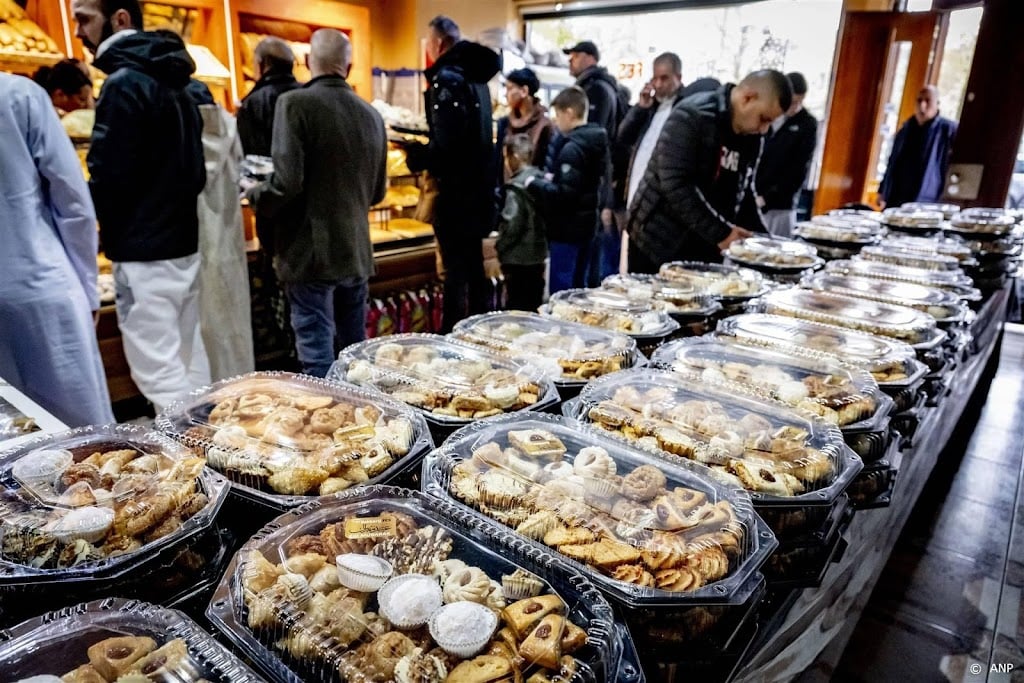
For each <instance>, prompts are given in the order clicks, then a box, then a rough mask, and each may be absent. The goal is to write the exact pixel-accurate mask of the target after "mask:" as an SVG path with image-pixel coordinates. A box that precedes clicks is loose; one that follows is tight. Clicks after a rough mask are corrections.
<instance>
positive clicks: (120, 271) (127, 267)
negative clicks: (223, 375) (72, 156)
mask: <svg viewBox="0 0 1024 683" xmlns="http://www.w3.org/2000/svg"><path fill="white" fill-rule="evenodd" d="M71 9H72V13H73V15H74V17H75V21H76V22H77V25H78V27H77V32H76V33H77V35H78V37H79V38H81V39H82V42H83V43H84V44H85V46H86V47H87V48H88V49H89V50H90V51H92V52H93V54H94V55H95V57H96V59H95V61H94V62H93V64H94V65H95V66H96V68H98V69H100V70H101V71H103V72H104V73H106V74H107V80H106V82H105V83H104V84H103V90H102V91H101V92H100V97H99V100H98V101H97V103H96V125H95V127H94V129H93V136H92V145H91V147H90V149H89V155H88V157H87V163H88V166H89V174H90V176H91V179H90V181H89V187H90V190H91V191H92V196H93V201H94V202H95V204H96V214H97V217H98V218H99V222H100V239H101V241H102V243H103V249H104V251H105V252H106V255H107V257H108V258H110V260H111V261H113V262H114V282H115V286H116V295H117V316H118V324H119V325H120V327H121V337H122V341H123V344H124V351H125V356H126V357H127V359H128V365H129V367H130V368H131V375H132V379H133V380H135V383H136V384H137V385H138V387H139V389H140V390H141V391H142V393H143V395H144V396H145V397H146V398H148V399H149V400H150V401H151V402H152V403H153V404H154V406H155V407H156V408H157V409H158V410H159V409H162V408H163V407H164V406H166V405H167V404H169V403H170V402H171V401H174V400H176V399H179V398H183V397H184V396H185V395H187V394H188V393H189V391H191V390H192V389H194V388H196V387H197V386H199V385H202V384H206V383H208V382H209V377H210V369H209V363H208V361H207V358H206V351H205V349H204V347H203V343H202V338H201V337H200V334H199V297H198V294H199V292H198V289H199V255H198V253H197V251H198V244H199V219H198V216H197V212H196V201H197V198H198V196H199V193H200V192H201V191H202V189H203V187H204V185H205V184H206V167H205V165H204V162H203V143H202V119H201V118H200V115H199V110H198V108H197V107H196V105H195V103H194V102H193V100H192V98H191V97H190V95H189V84H190V78H191V75H192V73H193V72H194V71H195V64H194V63H193V62H192V59H191V58H190V57H189V56H188V52H187V51H186V50H185V44H184V43H183V42H182V41H181V38H179V37H178V36H176V35H174V34H172V33H169V32H166V31H161V32H155V33H149V32H142V31H139V30H137V28H139V27H141V26H142V12H141V10H140V9H139V5H138V2H136V0H107V1H106V2H104V1H102V0H74V1H73V2H72V5H71Z"/></svg>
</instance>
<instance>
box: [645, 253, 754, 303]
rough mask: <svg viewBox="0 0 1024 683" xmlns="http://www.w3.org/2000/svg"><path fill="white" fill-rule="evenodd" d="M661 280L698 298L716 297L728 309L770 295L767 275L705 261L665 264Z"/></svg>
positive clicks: (659, 272)
mask: <svg viewBox="0 0 1024 683" xmlns="http://www.w3.org/2000/svg"><path fill="white" fill-rule="evenodd" d="M658 276H659V277H660V278H661V279H662V280H665V281H666V282H671V283H672V284H673V285H675V286H677V287H685V288H688V289H689V290H692V291H693V293H694V294H706V295H709V296H712V297H714V298H716V299H718V301H720V302H721V303H722V305H723V306H725V307H732V306H736V305H741V304H743V303H745V302H747V301H750V300H751V299H754V298H757V297H759V296H761V295H762V294H764V293H765V292H767V291H768V289H769V287H770V284H769V282H768V280H766V279H765V277H764V275H762V274H761V273H759V272H757V271H756V270H751V269H749V268H740V267H738V266H726V265H722V264H720V263H703V262H701V261H672V262H670V263H665V264H662V266H661V268H660V269H659V270H658Z"/></svg>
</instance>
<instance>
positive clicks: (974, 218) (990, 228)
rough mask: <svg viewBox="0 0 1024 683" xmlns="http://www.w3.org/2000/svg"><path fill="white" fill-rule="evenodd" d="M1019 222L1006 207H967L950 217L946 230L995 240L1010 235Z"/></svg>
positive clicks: (971, 236)
mask: <svg viewBox="0 0 1024 683" xmlns="http://www.w3.org/2000/svg"><path fill="white" fill-rule="evenodd" d="M1017 222H1018V219H1017V217H1016V216H1015V215H1014V214H1012V213H1010V212H1008V211H1006V210H1005V209H985V208H975V209H967V210H966V211H961V212H960V213H958V214H956V215H955V216H953V217H952V218H951V219H950V221H949V225H948V226H946V231H947V232H949V233H951V234H954V235H960V236H961V237H966V238H968V239H975V240H993V239H998V238H1000V237H1005V236H1007V235H1009V234H1010V233H1011V232H1013V228H1014V226H1015V225H1016V224H1017Z"/></svg>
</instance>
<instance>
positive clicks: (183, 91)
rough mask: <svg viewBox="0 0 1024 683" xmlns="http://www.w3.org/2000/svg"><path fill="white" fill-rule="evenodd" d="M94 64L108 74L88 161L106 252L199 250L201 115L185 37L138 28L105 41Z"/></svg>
mask: <svg viewBox="0 0 1024 683" xmlns="http://www.w3.org/2000/svg"><path fill="white" fill-rule="evenodd" d="M95 65H96V67H97V68H99V69H101V70H102V71H103V72H104V73H106V74H107V75H108V78H107V81H106V83H104V85H103V90H102V91H101V92H100V98H99V100H98V101H97V102H96V126H95V127H94V128H93V136H92V145H91V147H90V149H89V155H88V157H87V163H88V167H89V175H90V180H89V188H90V190H91V191H92V197H93V201H94V203H95V204H96V215H97V217H98V218H99V222H100V238H101V240H102V242H103V248H104V251H105V252H106V255H107V257H108V258H110V260H112V261H115V262H117V261H157V260H167V259H175V258H181V257H183V256H188V255H190V254H194V253H196V250H197V249H198V240H199V221H198V218H197V215H196V199H197V197H198V196H199V193H200V192H201V191H202V189H203V187H204V186H205V184H206V169H205V166H204V163H203V141H202V130H203V124H202V119H201V118H200V115H199V109H198V108H197V106H196V104H195V102H194V101H193V100H192V98H191V97H190V96H189V93H188V87H189V81H190V78H191V75H192V72H194V71H195V64H194V63H193V62H192V59H191V57H189V55H188V52H186V50H185V44H184V43H183V42H182V41H181V38H179V37H178V36H176V35H174V34H172V33H168V32H153V33H151V32H138V33H135V34H133V35H129V36H126V37H124V38H120V39H118V40H117V41H116V42H114V43H112V44H111V45H109V46H108V47H107V49H106V50H104V51H103V52H101V53H100V56H99V57H97V58H96V61H95Z"/></svg>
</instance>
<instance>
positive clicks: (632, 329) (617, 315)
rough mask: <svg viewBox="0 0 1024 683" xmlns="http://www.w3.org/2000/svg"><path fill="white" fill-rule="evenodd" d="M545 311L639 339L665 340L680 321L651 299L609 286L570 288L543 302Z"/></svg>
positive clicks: (559, 318)
mask: <svg viewBox="0 0 1024 683" xmlns="http://www.w3.org/2000/svg"><path fill="white" fill-rule="evenodd" d="M540 312H541V314H542V315H548V316H551V317H553V318H557V319H558V320H566V321H568V322H574V323H582V324H584V325H591V326H593V327H600V328H603V329H606V330H612V331H614V332H621V333H623V334H628V335H629V336H631V337H633V338H634V339H636V340H638V341H647V342H655V341H662V340H664V339H665V338H666V337H668V336H669V335H670V334H672V333H673V332H675V331H676V330H678V329H679V323H678V322H676V321H675V320H673V319H672V316H670V315H669V314H668V312H667V311H666V310H665V306H664V305H662V304H660V303H655V302H652V301H647V302H643V301H637V300H635V299H631V298H630V297H629V296H627V295H625V294H623V293H621V292H613V291H610V290H607V289H567V290H564V291H561V292H558V293H557V294H554V295H552V297H551V299H550V300H549V301H548V303H546V304H545V305H543V306H541V308H540Z"/></svg>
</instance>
